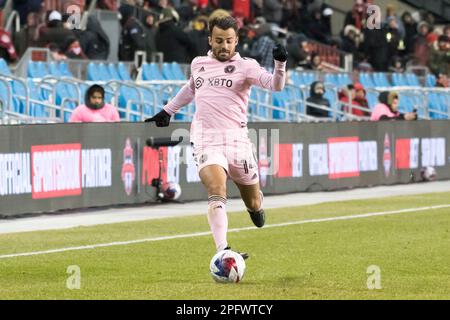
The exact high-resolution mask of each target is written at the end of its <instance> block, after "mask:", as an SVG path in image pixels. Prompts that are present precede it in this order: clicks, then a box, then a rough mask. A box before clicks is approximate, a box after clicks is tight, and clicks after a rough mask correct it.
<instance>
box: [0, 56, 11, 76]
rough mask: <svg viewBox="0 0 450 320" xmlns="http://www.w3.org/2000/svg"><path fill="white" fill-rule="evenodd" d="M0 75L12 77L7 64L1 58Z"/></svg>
mask: <svg viewBox="0 0 450 320" xmlns="http://www.w3.org/2000/svg"><path fill="white" fill-rule="evenodd" d="M0 74H4V75H7V76H10V75H12V74H11V70H9V67H8V64H7V63H6V61H5V60H4V59H3V58H0Z"/></svg>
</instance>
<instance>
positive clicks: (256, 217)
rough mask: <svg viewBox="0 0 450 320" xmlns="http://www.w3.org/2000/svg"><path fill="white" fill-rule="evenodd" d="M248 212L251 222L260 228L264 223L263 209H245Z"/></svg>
mask: <svg viewBox="0 0 450 320" xmlns="http://www.w3.org/2000/svg"><path fill="white" fill-rule="evenodd" d="M247 211H248V213H249V214H250V218H252V221H253V224H254V225H255V226H257V227H258V228H262V227H263V226H264V223H265V222H266V215H265V213H264V209H260V210H259V211H256V212H252V211H250V210H247Z"/></svg>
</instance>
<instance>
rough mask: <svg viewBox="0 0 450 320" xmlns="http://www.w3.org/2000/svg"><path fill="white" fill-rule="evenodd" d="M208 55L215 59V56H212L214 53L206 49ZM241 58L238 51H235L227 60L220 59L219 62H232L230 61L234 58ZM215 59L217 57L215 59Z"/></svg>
mask: <svg viewBox="0 0 450 320" xmlns="http://www.w3.org/2000/svg"><path fill="white" fill-rule="evenodd" d="M208 57H210V58H212V59H216V57H215V56H214V54H213V53H212V51H211V50H209V51H208ZM240 59H241V55H240V54H239V52H237V51H236V52H235V53H234V56H232V57H231V58H230V59H229V60H227V61H221V62H232V61H236V60H240ZM216 60H217V59H216Z"/></svg>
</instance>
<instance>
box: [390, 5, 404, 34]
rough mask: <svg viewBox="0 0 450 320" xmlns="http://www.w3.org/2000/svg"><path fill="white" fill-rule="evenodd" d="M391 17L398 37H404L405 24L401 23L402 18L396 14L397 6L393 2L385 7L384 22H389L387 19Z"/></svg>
mask: <svg viewBox="0 0 450 320" xmlns="http://www.w3.org/2000/svg"><path fill="white" fill-rule="evenodd" d="M392 19H394V21H395V24H396V26H397V29H398V32H399V35H400V39H404V38H405V34H406V32H405V26H404V25H403V22H402V20H401V19H400V18H399V17H398V16H397V8H396V7H395V5H393V4H388V5H387V7H386V23H387V24H389V21H390V20H392Z"/></svg>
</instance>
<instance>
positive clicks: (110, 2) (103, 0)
mask: <svg viewBox="0 0 450 320" xmlns="http://www.w3.org/2000/svg"><path fill="white" fill-rule="evenodd" d="M97 8H99V9H103V10H111V11H117V9H118V0H98V1H97Z"/></svg>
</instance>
